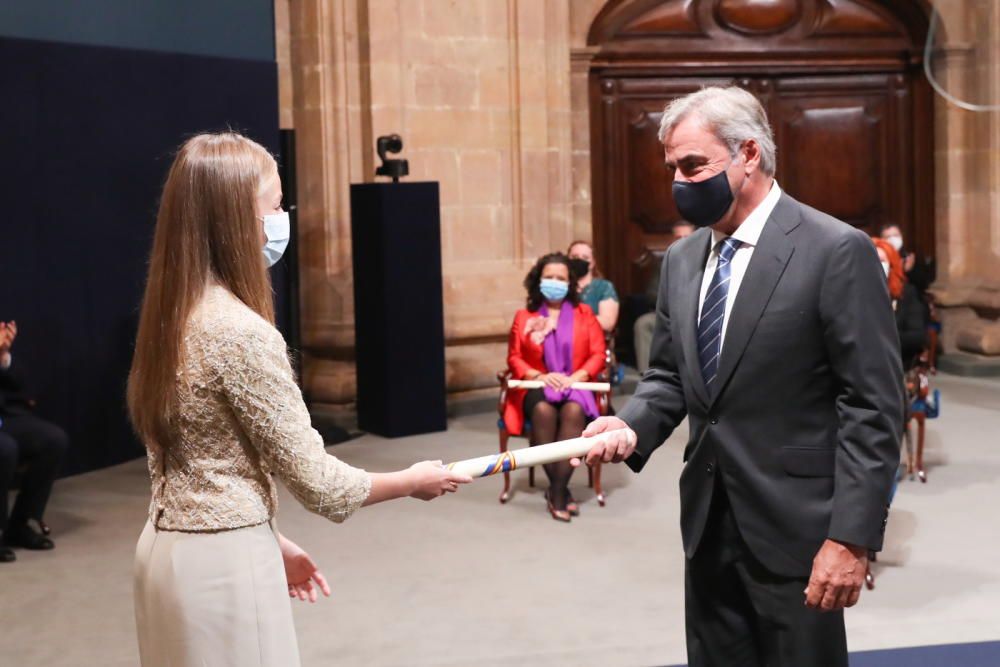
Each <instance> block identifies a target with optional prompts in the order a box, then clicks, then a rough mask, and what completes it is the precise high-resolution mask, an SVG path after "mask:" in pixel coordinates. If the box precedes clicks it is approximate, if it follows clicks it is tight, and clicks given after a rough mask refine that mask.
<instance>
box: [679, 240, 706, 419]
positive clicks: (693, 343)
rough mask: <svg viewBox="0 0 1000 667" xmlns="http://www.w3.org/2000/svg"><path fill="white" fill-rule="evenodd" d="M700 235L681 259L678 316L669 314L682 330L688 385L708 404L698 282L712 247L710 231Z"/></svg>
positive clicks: (699, 284)
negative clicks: (700, 339)
mask: <svg viewBox="0 0 1000 667" xmlns="http://www.w3.org/2000/svg"><path fill="white" fill-rule="evenodd" d="M701 234H702V235H703V236H704V238H703V239H702V240H700V241H698V242H697V243H695V244H694V247H693V248H692V252H691V253H689V255H688V256H687V257H685V258H684V259H685V264H684V268H683V270H682V271H681V280H683V281H684V287H683V288H682V289H681V290H680V293H681V294H683V295H684V301H683V303H681V304H680V312H679V313H678V314H677V315H674V314H673V313H671V316H672V317H674V318H675V321H676V322H677V326H678V327H679V329H680V332H681V346H682V347H683V349H684V358H685V359H686V361H687V364H686V365H687V368H688V372H689V374H690V375H691V386H692V387H693V389H694V393H695V394H697V396H698V398H700V399H701V400H702V402H703V403H704V404H705V405H708V389H706V388H705V378H703V377H702V376H701V364H700V363H699V361H698V347H697V341H698V301H699V300H700V299H701V281H702V278H703V276H704V275H705V263H706V262H707V261H708V253H709V251H710V250H711V247H712V232H711V230H705V231H704V232H701ZM692 240H693V239H692Z"/></svg>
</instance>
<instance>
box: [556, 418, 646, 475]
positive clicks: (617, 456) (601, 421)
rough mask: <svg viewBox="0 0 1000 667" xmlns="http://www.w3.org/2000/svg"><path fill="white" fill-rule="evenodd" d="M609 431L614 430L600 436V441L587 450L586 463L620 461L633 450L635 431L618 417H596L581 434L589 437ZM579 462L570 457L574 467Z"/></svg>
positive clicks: (635, 439) (635, 440) (635, 438)
mask: <svg viewBox="0 0 1000 667" xmlns="http://www.w3.org/2000/svg"><path fill="white" fill-rule="evenodd" d="M609 431H614V433H613V434H612V435H609V436H607V437H605V438H602V439H601V441H600V442H598V443H597V444H595V445H594V446H593V447H592V448H591V450H590V451H589V452H587V456H586V461H587V465H593V464H594V463H597V462H598V461H603V462H604V463H621V462H622V461H624V460H625V459H627V458H628V457H629V456H631V455H632V452H634V451H635V444H636V442H637V440H638V438H637V437H636V435H635V431H633V430H632V429H630V428H629V427H628V424H626V423H625V422H623V421H622V420H621V419H618V417H598V418H597V419H595V420H594V421H592V422H590V425H589V426H587V428H586V429H584V431H583V436H584V437H585V438H589V437H591V436H594V435H597V434H599V433H607V432H609ZM580 463H581V461H580V459H572V460H571V461H570V464H571V465H573V466H574V467H576V466H579V465H580Z"/></svg>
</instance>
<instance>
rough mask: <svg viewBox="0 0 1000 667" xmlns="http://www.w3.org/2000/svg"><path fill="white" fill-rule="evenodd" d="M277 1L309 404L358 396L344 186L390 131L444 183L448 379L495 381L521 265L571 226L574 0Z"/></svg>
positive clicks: (367, 169) (424, 171)
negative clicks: (285, 50)
mask: <svg viewBox="0 0 1000 667" xmlns="http://www.w3.org/2000/svg"><path fill="white" fill-rule="evenodd" d="M280 4H283V5H284V7H278V6H276V17H277V18H278V20H277V23H278V26H279V27H278V31H279V72H282V73H284V72H286V71H289V70H290V72H291V88H292V93H291V98H292V110H291V116H292V120H293V123H294V127H295V130H296V136H297V152H298V165H297V167H298V170H297V171H298V179H299V202H300V209H299V220H300V228H301V232H300V234H301V237H302V238H301V240H302V253H301V269H300V273H301V276H300V277H301V285H302V293H301V299H302V318H303V322H302V331H303V347H304V356H303V362H304V363H303V381H304V386H305V388H306V390H307V393H308V395H309V398H310V400H311V402H312V403H313V404H314V405H317V404H318V405H331V404H332V405H344V404H348V403H350V402H351V401H352V400H353V398H354V390H355V376H354V364H353V346H354V341H353V320H352V317H353V303H352V301H353V287H352V285H351V264H350V257H351V256H350V227H349V224H350V221H349V210H348V208H349V201H348V192H349V184H350V183H352V182H361V181H367V180H372V179H373V174H374V168H375V161H376V160H375V157H374V140H375V138H376V137H378V136H379V135H382V134H388V133H392V132H396V133H399V134H400V135H402V137H403V140H404V143H405V148H404V151H403V157H405V158H407V159H408V160H409V161H410V177H409V179H410V180H436V181H439V182H440V184H441V215H442V246H443V247H442V256H443V272H444V306H445V337H446V343H447V349H446V361H447V381H448V388H449V391H451V392H463V391H469V390H474V389H477V388H484V391H486V392H491V391H494V387H495V385H496V381H495V377H494V373H495V372H496V370H498V369H500V368H502V367H504V366H505V363H506V359H505V357H506V343H505V341H506V334H507V331H508V327H509V325H510V321H511V318H512V317H513V313H514V310H515V309H516V308H518V307H520V305H521V304H522V303H523V300H524V294H523V288H522V287H521V281H522V280H523V278H524V274H525V273H526V272H527V270H528V268H529V267H530V265H531V263H532V262H533V260H534V259H535V257H536V256H537V255H539V254H541V253H543V252H547V251H549V250H553V249H564V248H565V246H566V245H567V244H568V243H569V241H570V240H571V238H572V236H573V223H572V209H571V185H570V184H571V173H572V162H571V160H572V156H571V150H570V146H571V142H570V136H571V135H570V129H571V128H570V87H569V44H568V40H569V6H568V2H567V0H552V1H551V2H549V1H548V0H546V1H545V2H539V1H537V0H461V1H460V2H455V1H452V0H279V5H280ZM282 12H287V15H288V26H289V28H288V33H289V39H288V42H289V44H290V49H289V51H290V55H289V58H290V65H289V66H288V67H287V68H286V67H285V66H284V64H283V63H282V62H281V61H280V60H281V50H280V42H281V39H280V35H281V30H282V28H281V23H282V19H281V18H280V17H281V14H282ZM284 76H287V75H284ZM283 89H284V88H283ZM282 99H283V100H284V99H285V98H284V96H282ZM282 108H283V111H284V110H285V104H284V103H283V107H282ZM282 117H283V118H284V117H285V115H284V114H283V116H282Z"/></svg>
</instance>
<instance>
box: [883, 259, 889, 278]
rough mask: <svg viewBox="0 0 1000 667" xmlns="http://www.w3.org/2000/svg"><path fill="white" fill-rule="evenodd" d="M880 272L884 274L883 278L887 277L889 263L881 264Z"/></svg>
mask: <svg viewBox="0 0 1000 667" xmlns="http://www.w3.org/2000/svg"><path fill="white" fill-rule="evenodd" d="M882 270H883V271H884V272H885V277H886V278H888V277H889V262H882Z"/></svg>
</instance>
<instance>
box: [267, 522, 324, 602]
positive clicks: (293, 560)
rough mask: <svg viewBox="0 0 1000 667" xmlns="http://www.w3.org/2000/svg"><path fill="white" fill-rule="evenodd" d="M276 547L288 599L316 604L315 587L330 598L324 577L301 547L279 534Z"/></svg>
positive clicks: (316, 594)
mask: <svg viewBox="0 0 1000 667" xmlns="http://www.w3.org/2000/svg"><path fill="white" fill-rule="evenodd" d="M278 546H279V547H280V548H281V560H282V561H284V563H285V579H286V580H287V581H288V597H292V598H298V599H300V600H302V601H303V602H305V601H306V600H308V601H309V602H316V600H318V599H319V595H318V593H317V592H316V588H317V587H319V590H321V591H323V595H325V596H326V597H330V585H329V584H328V583H326V577H324V576H323V573H322V572H320V571H319V568H318V567H317V566H316V563H315V562H313V559H312V558H310V557H309V554H307V553H306V552H305V551H304V550H303V549H302V547H300V546H299V545H297V544H295V542H292V541H291V540H290V539H288V538H287V537H285V536H284V535H282V534H281V533H278Z"/></svg>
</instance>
